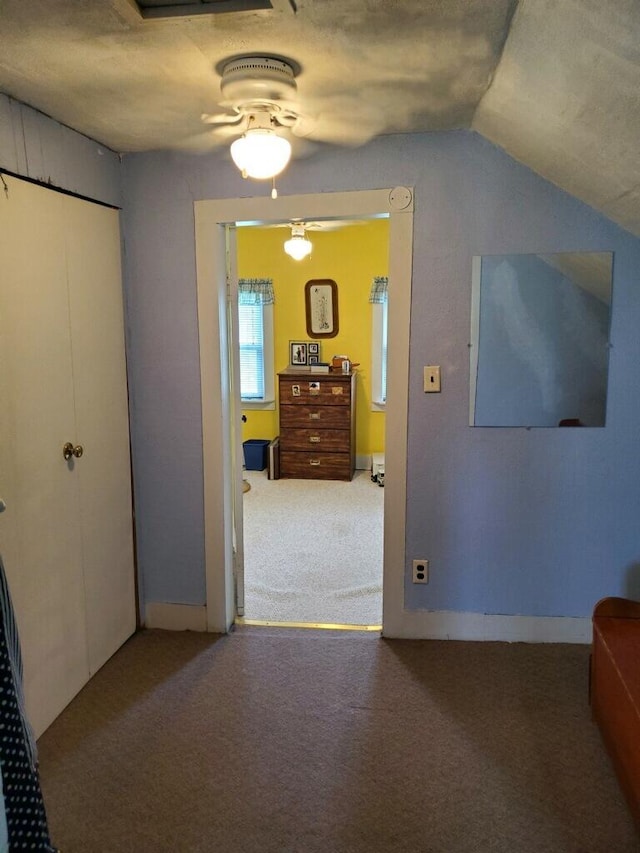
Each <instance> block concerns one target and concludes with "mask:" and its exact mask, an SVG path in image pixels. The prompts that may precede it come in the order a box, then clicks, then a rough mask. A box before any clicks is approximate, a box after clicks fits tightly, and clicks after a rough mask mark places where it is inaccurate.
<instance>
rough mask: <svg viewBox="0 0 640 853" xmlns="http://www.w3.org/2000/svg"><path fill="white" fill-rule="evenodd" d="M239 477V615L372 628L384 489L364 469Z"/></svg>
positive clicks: (378, 603) (378, 614)
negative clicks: (319, 475) (303, 476)
mask: <svg viewBox="0 0 640 853" xmlns="http://www.w3.org/2000/svg"><path fill="white" fill-rule="evenodd" d="M245 478H246V479H247V480H248V481H249V482H250V484H251V489H250V491H248V492H246V493H245V495H244V503H243V510H244V566H245V613H244V615H245V618H247V619H257V620H265V621H276V622H321V623H327V622H329V623H338V624H351V625H352V624H356V625H379V624H380V623H381V622H382V540H383V512H384V509H383V504H384V489H382V488H380V487H379V486H378V485H377V484H375V483H372V482H371V475H370V472H369V471H356V474H355V477H354V478H353V480H352V481H351V482H340V481H336V480H269V479H267V472H266V471H246V472H245Z"/></svg>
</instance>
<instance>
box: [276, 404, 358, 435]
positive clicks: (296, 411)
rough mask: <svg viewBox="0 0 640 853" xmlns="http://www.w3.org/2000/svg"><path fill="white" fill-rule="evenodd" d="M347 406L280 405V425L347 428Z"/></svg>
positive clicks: (349, 413) (349, 414) (348, 416)
mask: <svg viewBox="0 0 640 853" xmlns="http://www.w3.org/2000/svg"><path fill="white" fill-rule="evenodd" d="M350 425H351V410H350V409H349V407H348V406H305V405H302V406H289V405H286V406H282V405H281V406H280V427H281V428H282V427H285V428H286V427H322V428H323V429H324V428H325V427H327V428H329V429H331V428H333V429H349V427H350Z"/></svg>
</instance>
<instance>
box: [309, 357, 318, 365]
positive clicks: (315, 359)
mask: <svg viewBox="0 0 640 853" xmlns="http://www.w3.org/2000/svg"><path fill="white" fill-rule="evenodd" d="M319 361H320V359H319V358H318V356H317V355H310V356H309V364H317V363H318V362H319Z"/></svg>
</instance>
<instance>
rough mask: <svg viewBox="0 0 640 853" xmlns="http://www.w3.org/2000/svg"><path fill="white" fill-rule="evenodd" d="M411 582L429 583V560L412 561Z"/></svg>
mask: <svg viewBox="0 0 640 853" xmlns="http://www.w3.org/2000/svg"><path fill="white" fill-rule="evenodd" d="M413 582H414V583H429V560H414V561H413Z"/></svg>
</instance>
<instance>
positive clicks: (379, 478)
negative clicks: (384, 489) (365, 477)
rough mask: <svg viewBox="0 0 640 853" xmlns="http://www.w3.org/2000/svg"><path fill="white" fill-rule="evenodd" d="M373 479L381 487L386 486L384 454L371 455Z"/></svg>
mask: <svg viewBox="0 0 640 853" xmlns="http://www.w3.org/2000/svg"><path fill="white" fill-rule="evenodd" d="M371 479H372V480H373V482H374V483H377V484H378V485H379V486H384V453H372V454H371Z"/></svg>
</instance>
